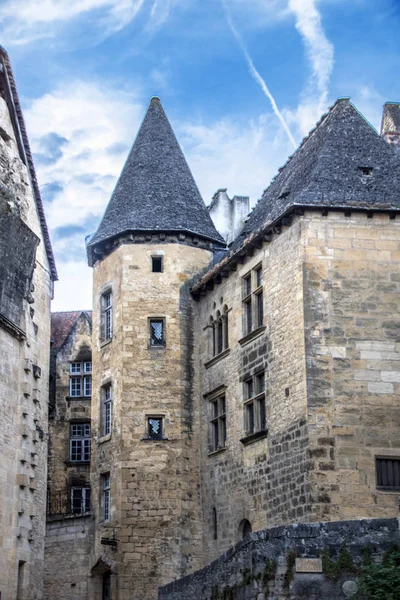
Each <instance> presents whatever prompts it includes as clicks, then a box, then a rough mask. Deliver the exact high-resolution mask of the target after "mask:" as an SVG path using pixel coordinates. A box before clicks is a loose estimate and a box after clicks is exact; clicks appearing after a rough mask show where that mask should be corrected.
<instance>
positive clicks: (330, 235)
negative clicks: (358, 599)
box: [303, 212, 400, 520]
mask: <svg viewBox="0 0 400 600" xmlns="http://www.w3.org/2000/svg"><path fill="white" fill-rule="evenodd" d="M310 217H311V215H310ZM303 239H304V249H305V258H304V302H305V340H306V348H307V397H308V428H309V438H310V449H309V453H310V461H311V462H310V485H311V486H312V489H313V498H312V514H313V519H315V520H328V519H329V520H337V519H348V518H364V517H371V518H372V517H391V516H395V515H397V513H398V496H399V490H397V491H396V490H381V489H377V480H376V457H391V458H399V459H400V408H399V395H400V319H399V317H398V314H399V298H400V295H399V292H400V222H399V221H398V220H397V219H396V220H394V219H391V218H390V216H389V215H388V214H384V215H374V216H373V218H371V215H370V217H368V216H367V215H366V214H362V213H356V214H352V215H351V216H348V217H343V215H342V214H340V213H335V212H333V213H332V212H330V213H329V215H328V216H326V217H323V216H318V215H315V214H314V215H313V216H312V218H308V219H307V220H305V222H304V227H303Z"/></svg>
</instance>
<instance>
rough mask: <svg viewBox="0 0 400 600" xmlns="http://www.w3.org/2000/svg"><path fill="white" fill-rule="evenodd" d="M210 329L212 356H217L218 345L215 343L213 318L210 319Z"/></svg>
mask: <svg viewBox="0 0 400 600" xmlns="http://www.w3.org/2000/svg"><path fill="white" fill-rule="evenodd" d="M210 328H211V352H212V356H215V355H216V353H217V348H216V343H215V322H214V319H213V318H212V317H210Z"/></svg>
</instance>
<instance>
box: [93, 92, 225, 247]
mask: <svg viewBox="0 0 400 600" xmlns="http://www.w3.org/2000/svg"><path fill="white" fill-rule="evenodd" d="M128 231H163V232H167V231H174V232H192V233H194V234H196V235H198V236H201V237H204V238H208V239H211V240H215V241H216V242H218V243H219V244H220V245H225V242H224V240H223V238H222V237H221V235H220V234H219V233H218V232H217V230H216V229H215V227H214V224H213V222H212V220H211V217H210V216H209V214H208V211H207V209H206V206H205V204H204V202H203V199H202V197H201V195H200V192H199V190H198V188H197V185H196V183H195V181H194V179H193V176H192V174H191V172H190V169H189V167H188V164H187V162H186V160H185V157H184V155H183V153H182V150H181V148H180V146H179V144H178V142H177V140H176V137H175V135H174V132H173V130H172V128H171V125H170V123H169V121H168V119H167V116H166V114H165V112H164V110H163V107H162V105H161V102H160V100H159V99H158V98H152V99H151V102H150V106H149V108H148V110H147V113H146V116H145V118H144V121H143V123H142V125H141V127H140V130H139V133H138V135H137V138H136V140H135V142H134V144H133V147H132V149H131V151H130V154H129V156H128V158H127V161H126V163H125V166H124V168H123V170H122V173H121V175H120V177H119V179H118V182H117V185H116V187H115V189H114V192H113V194H112V196H111V199H110V202H109V204H108V206H107V208H106V211H105V214H104V216H103V219H102V221H101V223H100V225H99V228H98V230H97V231H96V233H95V234H94V235H93V236H92V238H90V239H89V241H88V250H89V251H90V249H91V248H93V246H95V245H96V244H98V243H99V242H103V241H104V240H106V239H108V238H113V237H116V236H118V235H120V234H122V233H124V232H128Z"/></svg>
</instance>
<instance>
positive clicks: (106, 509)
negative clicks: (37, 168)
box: [101, 473, 110, 521]
mask: <svg viewBox="0 0 400 600" xmlns="http://www.w3.org/2000/svg"><path fill="white" fill-rule="evenodd" d="M101 479H102V492H103V521H109V520H110V473H104V475H102V476H101Z"/></svg>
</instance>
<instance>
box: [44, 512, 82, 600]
mask: <svg viewBox="0 0 400 600" xmlns="http://www.w3.org/2000/svg"><path fill="white" fill-rule="evenodd" d="M92 543H93V521H92V518H91V517H90V516H86V517H84V516H82V517H69V518H63V519H53V520H48V521H47V525H46V543H45V570H44V586H43V600H55V598H57V600H88V598H89V563H90V556H91V546H92Z"/></svg>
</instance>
